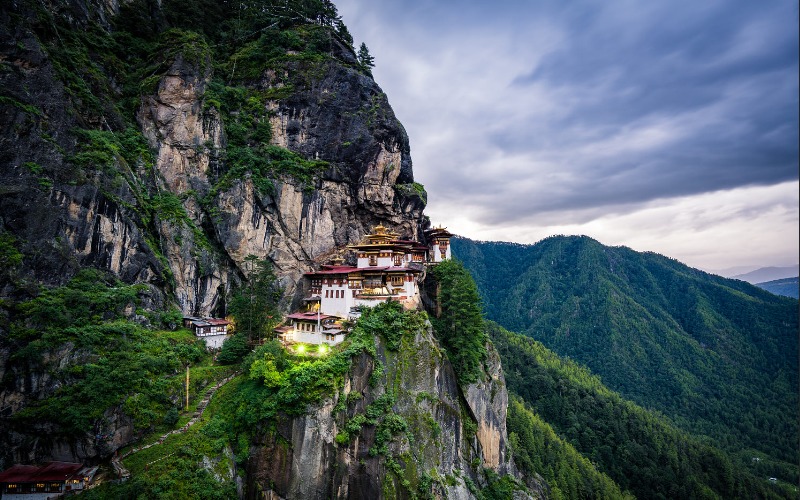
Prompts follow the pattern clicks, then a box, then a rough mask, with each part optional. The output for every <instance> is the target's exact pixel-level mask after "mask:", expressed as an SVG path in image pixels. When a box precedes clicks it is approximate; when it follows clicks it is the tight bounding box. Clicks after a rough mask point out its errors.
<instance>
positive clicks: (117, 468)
mask: <svg viewBox="0 0 800 500" xmlns="http://www.w3.org/2000/svg"><path fill="white" fill-rule="evenodd" d="M237 375H239V372H234V373H232V374H231V375H229V376H228V377H226V378H224V379H222V380H220V381H219V382H217V384H216V385H215V386H214V387H212V388H210V389H209V390H207V391H206V393H205V395H204V396H203V399H202V400H201V401H200V403H199V404H198V405H197V409H196V410H195V411H194V413H193V414H192V418H191V419H189V421H188V422H186V424H185V425H184V426H183V427H181V428H179V429H174V430H171V431H169V432H167V433H166V434H164V435H162V436H161V437H160V438H158V441H154V442H152V443H150V444H146V445H143V446H140V447H138V448H133V449H130V450H128V451H127V452H125V454H123V455H122V456H118V455H115V456H114V458H112V459H111V466H112V467H114V472H116V474H117V477H119V478H120V479H121V480H123V481H126V480H127V479H129V478H130V477H131V473H130V471H129V470H128V469H126V468H125V466H124V465H122V461H123V460H124V459H126V458H127V457H129V456H131V455H133V454H134V453H138V452H140V451H142V450H146V449H147V448H151V447H153V446H157V445H159V444H162V443H163V442H164V440H165V439H167V438H168V437H169V436H171V435H173V434H182V433H184V432H186V431H187V430H189V428H190V427H191V426H193V425H194V424H195V423H197V421H198V420H200V417H202V416H203V412H204V411H205V409H206V406H208V403H209V401H211V397H212V396H213V395H214V393H215V392H217V389H219V388H220V387H222V386H223V385H225V384H227V383H228V382H230V381H231V380H232V379H233V378H234V377H236V376H237ZM167 456H169V455H167ZM165 458H167V457H161V458H159V459H157V460H153V461H152V462H150V463H155V462H158V461H159V460H163V459H165ZM150 463H148V464H147V465H150Z"/></svg>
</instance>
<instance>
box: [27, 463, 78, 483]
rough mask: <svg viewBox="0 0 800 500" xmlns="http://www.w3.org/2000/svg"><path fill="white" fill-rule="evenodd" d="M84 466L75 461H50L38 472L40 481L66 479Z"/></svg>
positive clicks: (37, 475)
mask: <svg viewBox="0 0 800 500" xmlns="http://www.w3.org/2000/svg"><path fill="white" fill-rule="evenodd" d="M82 468H83V464H76V463H74V462H50V463H49V464H47V465H45V466H44V467H43V468H42V470H40V471H39V473H38V474H36V479H37V480H39V481H65V480H67V479H69V478H70V477H71V476H72V475H73V474H75V473H76V472H78V471H79V470H81V469H82Z"/></svg>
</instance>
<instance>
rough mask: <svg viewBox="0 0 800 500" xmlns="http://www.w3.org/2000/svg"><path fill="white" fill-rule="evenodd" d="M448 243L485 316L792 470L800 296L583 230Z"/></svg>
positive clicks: (648, 403) (726, 443) (682, 420)
mask: <svg viewBox="0 0 800 500" xmlns="http://www.w3.org/2000/svg"><path fill="white" fill-rule="evenodd" d="M452 246H453V253H454V255H456V256H457V257H458V258H459V259H461V260H462V261H463V262H464V264H465V265H466V267H467V268H468V269H469V270H470V272H471V273H472V274H473V276H474V277H475V281H476V283H477V285H478V289H479V292H480V293H481V296H482V299H483V301H484V309H485V311H486V315H487V317H488V318H489V319H491V320H494V321H496V322H498V323H500V324H501V325H502V326H504V327H505V328H508V329H510V330H513V331H517V332H520V333H524V334H525V335H527V336H530V337H533V338H535V339H537V340H539V341H540V342H542V343H543V344H544V345H545V346H546V347H548V348H549V349H552V350H553V351H555V352H556V353H557V354H559V355H560V356H566V357H569V358H570V359H572V360H574V361H577V362H578V363H581V364H583V365H586V366H588V367H589V368H590V369H591V370H592V372H594V373H595V374H597V375H599V376H600V377H601V378H602V381H603V383H604V384H605V385H607V386H608V387H610V388H611V389H613V390H615V391H618V392H620V393H621V394H622V395H623V396H624V397H626V398H628V399H630V400H633V401H634V402H636V403H637V404H639V405H641V406H644V407H646V408H650V409H655V410H658V411H660V412H663V413H664V414H665V415H667V416H668V417H669V418H671V419H672V420H673V421H674V422H675V423H676V424H677V425H678V426H679V427H681V428H683V429H685V430H687V431H690V432H692V433H696V434H703V435H707V436H710V437H712V438H713V439H714V442H715V443H716V444H717V445H718V446H720V447H721V448H724V449H726V450H728V451H731V452H736V453H739V454H740V455H741V457H746V456H748V455H749V456H750V457H752V456H756V454H757V453H764V454H766V455H768V456H770V457H772V458H773V459H777V460H781V461H783V462H784V463H785V464H789V466H790V467H793V468H794V469H796V458H797V456H796V453H797V439H798V432H799V431H798V422H797V418H796V416H797V412H798V360H797V352H798V338H797V331H798V314H797V301H795V300H792V299H789V298H785V297H779V296H776V295H773V294H771V293H769V292H766V291H765V290H762V289H760V288H758V287H756V286H753V285H750V284H749V283H745V282H742V281H737V280H732V279H726V278H722V277H719V276H715V275H711V274H708V273H705V272H703V271H700V270H697V269H692V268H690V267H688V266H686V265H684V264H682V263H680V262H678V261H676V260H674V259H669V258H667V257H664V256H661V255H658V254H654V253H641V252H635V251H633V250H631V249H629V248H625V247H607V246H604V245H602V244H600V243H598V242H597V241H595V240H593V239H591V238H588V237H572V236H570V237H564V236H559V237H551V238H547V239H545V240H543V241H541V242H539V243H537V244H535V245H519V244H513V243H498V242H475V241H471V240H467V239H463V238H456V239H454V240H453V243H452ZM743 459H744V458H743ZM792 464H793V465H792Z"/></svg>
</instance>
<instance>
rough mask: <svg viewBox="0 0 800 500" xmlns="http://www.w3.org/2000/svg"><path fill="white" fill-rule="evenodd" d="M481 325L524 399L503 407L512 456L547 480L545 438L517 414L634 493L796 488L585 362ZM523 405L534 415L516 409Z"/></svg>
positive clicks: (756, 494)
mask: <svg viewBox="0 0 800 500" xmlns="http://www.w3.org/2000/svg"><path fill="white" fill-rule="evenodd" d="M487 328H488V332H489V334H490V336H491V338H492V341H493V342H494V345H495V347H496V348H497V350H498V352H499V353H500V357H501V359H502V362H503V367H504V369H505V374H506V382H507V384H508V388H509V391H510V392H511V393H513V394H517V395H518V396H519V398H520V399H521V401H524V402H525V405H522V404H521V402H520V401H517V402H514V403H513V404H512V405H511V408H510V410H509V430H510V431H511V432H514V434H515V435H516V436H517V437H514V438H513V440H512V444H513V443H515V442H516V443H517V447H516V448H515V450H514V453H515V456H516V457H517V459H518V461H519V463H520V464H522V465H523V466H525V467H530V468H532V469H533V470H534V471H536V472H538V473H540V474H543V475H544V476H545V477H546V478H548V480H549V479H550V478H551V477H553V476H556V477H560V476H559V474H560V472H558V471H557V470H551V468H552V467H553V461H554V460H556V459H555V458H553V457H554V456H556V455H554V452H553V451H551V450H550V448H552V447H553V445H552V444H550V445H548V442H550V443H552V442H553V439H552V437H551V438H549V441H548V439H543V436H546V431H542V432H544V435H543V434H538V435H537V434H533V435H530V436H528V437H523V436H525V435H526V434H525V433H526V432H527V431H526V430H525V426H524V425H520V424H519V421H520V420H524V421H525V422H527V424H526V425H536V426H538V427H542V423H541V422H539V421H537V418H538V419H540V420H541V421H544V422H546V423H547V424H549V425H552V426H553V429H554V430H555V432H556V433H557V434H558V435H559V436H560V437H561V438H562V439H564V440H565V441H567V442H568V443H570V444H571V445H572V446H574V447H575V449H577V450H578V451H579V452H580V453H581V454H582V455H583V456H584V457H586V459H588V460H590V461H591V463H592V464H595V465H596V466H597V468H598V469H599V470H600V471H602V472H604V473H605V474H608V476H610V477H611V479H613V480H614V481H615V482H616V483H617V484H618V485H619V486H620V488H622V489H623V490H628V491H630V492H631V493H633V494H634V495H635V496H636V497H638V498H664V499H669V498H789V497H792V496H793V495H795V494H796V493H795V492H794V491H790V488H789V487H787V486H785V485H784V486H778V485H773V484H770V483H769V482H768V481H767V479H766V478H757V477H755V476H753V475H752V474H750V473H749V472H747V471H745V470H744V469H743V468H742V467H741V466H739V465H738V464H736V463H734V462H733V461H732V460H731V459H730V458H729V457H728V456H727V455H726V454H725V453H724V452H722V451H720V450H719V449H717V448H715V447H713V446H710V445H709V444H706V443H705V442H703V441H701V440H699V439H697V438H695V437H692V436H690V435H689V434H687V433H685V432H684V431H681V430H678V429H676V428H675V427H674V426H672V424H671V423H670V422H669V421H668V420H666V419H665V418H664V417H662V416H659V415H657V414H654V413H652V412H649V411H647V410H644V409H643V408H641V407H639V406H637V405H635V404H633V403H631V402H629V401H626V400H624V399H623V398H622V397H620V396H619V395H618V394H617V393H615V392H612V391H611V390H609V389H608V388H606V387H605V386H604V385H603V384H602V383H601V382H600V380H599V379H598V378H597V377H596V376H594V375H592V374H591V373H590V372H589V371H588V370H586V369H585V368H583V367H581V366H579V365H577V364H576V363H574V362H572V361H569V360H566V361H565V360H562V359H561V358H559V357H558V356H557V355H556V354H554V353H553V352H552V351H549V350H548V349H547V348H545V347H544V346H543V345H542V344H541V343H539V342H536V341H534V340H532V339H530V338H526V337H524V336H521V335H518V334H514V333H511V332H508V331H507V330H505V329H503V328H502V327H500V326H499V325H497V324H494V323H491V322H488V323H487ZM527 405H529V406H530V409H531V410H532V411H533V412H535V414H536V415H537V416H538V417H536V418H535V417H532V416H521V415H525V414H524V411H523V410H524V409H525V407H527ZM556 449H558V447H556ZM563 460H564V458H560V459H558V460H556V461H557V462H558V461H563ZM563 468H564V467H563V466H562V467H561V469H563ZM568 469H570V468H569V467H568ZM570 470H575V467H574V466H573V467H572V468H571V469H570ZM564 479H566V478H564ZM576 481H577V480H576V479H572V480H571V481H567V482H566V484H570V485H571V488H572V492H574V491H575V488H580V483H579V482H578V483H576ZM562 482H563V480H562ZM601 484H604V483H601ZM578 496H582V495H578ZM572 498H575V496H572Z"/></svg>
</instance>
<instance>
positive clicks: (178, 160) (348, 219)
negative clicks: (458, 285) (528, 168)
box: [0, 0, 424, 314]
mask: <svg viewBox="0 0 800 500" xmlns="http://www.w3.org/2000/svg"><path fill="white" fill-rule="evenodd" d="M165 8H166V7H165ZM118 14H119V6H118V5H116V4H115V3H113V2H112V3H108V4H103V5H98V6H94V5H89V4H84V3H83V2H81V1H80V0H69V1H64V2H61V3H60V4H58V5H56V6H53V7H52V8H50V9H44V8H38V7H34V6H32V3H27V2H18V3H9V4H5V5H4V7H3V8H2V12H1V13H0V16H2V21H3V22H2V28H0V29H2V31H1V32H0V46H2V53H3V59H2V64H3V69H4V71H3V72H2V73H0V87H2V88H3V94H4V95H3V97H2V99H0V117H2V121H3V123H4V124H8V126H5V127H3V129H2V131H0V149H2V152H0V163H2V166H3V168H2V170H0V185H2V186H3V187H2V188H1V190H0V210H1V213H2V220H0V223H1V224H0V225H1V226H2V230H3V232H4V233H8V234H10V235H11V236H13V238H15V241H16V244H17V245H18V246H19V249H20V250H21V252H22V253H23V255H24V259H23V261H22V264H21V265H20V266H19V269H16V270H15V276H16V277H17V279H18V280H25V279H27V280H33V281H36V282H40V283H45V284H57V283H63V282H64V281H65V280H66V279H67V278H68V277H69V276H71V275H72V274H74V272H75V271H76V270H77V269H78V268H80V267H83V266H94V267H99V268H104V269H108V270H110V271H112V272H113V273H114V274H116V275H118V276H120V277H121V278H122V279H123V280H125V281H127V282H143V283H150V284H153V285H154V286H156V287H159V288H162V289H165V290H166V291H168V292H169V293H168V298H169V297H170V296H171V297H174V299H175V300H176V302H177V304H178V306H179V307H180V309H182V310H183V312H185V313H193V314H209V313H212V312H217V313H220V312H223V309H224V296H225V294H226V292H227V290H228V289H229V288H230V285H231V283H233V282H235V281H236V280H237V279H238V278H239V277H240V276H241V272H242V264H243V261H244V258H245V257H247V256H248V255H255V256H257V257H259V258H264V257H267V258H269V259H271V260H272V261H273V262H274V264H275V267H276V270H277V272H278V275H279V276H280V278H281V280H282V283H283V284H284V286H285V287H286V288H287V292H288V295H289V296H293V295H294V292H295V287H296V284H297V283H298V281H299V279H300V277H301V275H302V272H305V271H308V270H310V269H311V266H312V265H313V263H314V262H315V261H317V260H319V259H320V258H323V257H324V256H326V255H327V254H328V253H330V252H331V251H332V250H333V249H335V248H337V247H341V246H343V245H346V244H348V243H353V242H356V241H358V240H359V239H360V238H361V237H362V236H363V235H365V234H367V233H368V232H369V230H370V229H371V227H372V226H373V225H376V224H378V223H382V224H384V225H386V226H388V227H390V228H391V229H393V230H395V231H397V232H399V233H400V234H402V235H406V236H408V237H415V238H419V237H421V228H422V225H423V223H424V221H423V217H422V209H423V208H424V201H423V200H422V197H421V196H420V195H419V194H417V192H416V191H414V190H413V189H410V190H409V189H403V186H405V185H409V184H411V183H413V174H412V170H411V159H410V155H409V144H408V138H407V136H406V134H405V131H404V130H403V128H402V126H401V125H400V124H399V122H398V121H397V120H396V118H395V117H394V114H393V112H392V110H391V107H390V106H389V104H388V101H387V100H386V96H385V95H384V94H383V93H382V91H381V90H380V88H379V87H378V86H377V84H376V83H375V82H374V81H373V80H372V78H371V77H369V76H367V75H366V74H364V73H363V72H361V71H359V69H358V62H357V61H356V58H355V55H354V54H353V53H352V49H351V48H350V47H348V46H346V45H345V44H343V43H341V42H340V41H339V40H338V39H336V38H332V39H331V40H330V41H329V44H328V46H327V47H326V48H325V51H323V52H322V53H320V54H315V57H314V58H313V59H311V60H308V59H304V58H303V57H300V56H299V55H298V56H296V57H295V55H294V54H293V53H292V51H286V54H284V56H282V57H280V58H277V59H276V60H277V62H273V63H270V62H264V63H262V65H261V67H259V68H258V69H257V71H254V72H253V74H252V76H251V77H248V78H247V79H246V81H245V80H239V81H237V82H236V83H237V84H236V85H230V86H227V87H225V88H224V89H223V90H224V91H229V89H234V90H235V91H237V92H240V93H244V94H247V96H249V99H250V100H249V101H248V103H247V104H248V106H251V108H248V112H251V113H253V114H254V115H256V116H259V117H261V118H262V119H263V121H264V122H265V123H266V122H268V125H269V128H270V129H271V130H269V132H268V133H266V134H262V136H260V137H259V138H258V141H255V142H254V141H253V140H250V141H249V142H248V143H247V144H244V145H243V146H244V147H240V148H239V149H237V150H236V151H234V150H233V148H232V147H231V143H230V140H229V135H230V133H231V132H230V131H231V129H232V127H238V126H240V125H242V123H241V117H242V114H243V113H244V111H243V110H241V109H225V110H224V111H223V109H221V108H224V107H225V103H221V102H219V101H218V100H215V99H214V98H213V97H219V92H217V94H214V96H213V97H212V95H211V92H210V91H209V85H211V84H212V82H219V81H220V77H224V76H225V75H221V74H218V73H219V71H216V70H215V63H216V62H218V61H217V60H216V59H219V57H220V56H219V55H217V54H212V53H211V52H209V51H206V52H203V51H202V50H201V49H203V47H206V48H207V45H204V44H205V42H204V41H202V40H200V41H198V40H194V39H189V40H188V41H187V40H179V41H178V42H174V40H173V39H168V40H169V41H170V43H173V45H174V46H173V47H170V48H169V50H163V45H164V44H165V43H167V42H163V41H162V42H160V43H161V44H162V45H161V46H157V47H162V48H161V49H160V50H162V51H161V52H157V53H156V54H153V55H152V57H163V58H164V61H163V62H162V64H161V66H160V67H158V68H156V69H155V75H150V77H151V83H150V84H149V85H151V87H150V88H152V90H147V89H146V88H144V85H142V86H141V87H142V91H141V92H135V93H134V95H130V92H129V91H127V90H125V88H123V82H122V81H121V80H122V79H123V78H124V77H126V75H123V73H124V72H125V71H126V70H125V69H124V65H125V64H126V63H127V64H130V63H129V61H126V60H124V57H125V55H126V52H125V50H124V49H119V50H118V55H117V58H116V59H114V58H112V57H111V55H110V54H102V53H100V52H99V49H100V48H99V47H94V46H93V45H92V44H93V43H99V42H98V41H97V40H100V41H107V42H108V43H111V42H113V41H114V40H115V38H114V37H120V36H121V33H122V34H128V33H127V32H124V31H121V30H120V29H119V28H117V25H118V23H117V19H118ZM125 14H126V15H129V14H130V12H126V13H125ZM151 17H152V21H153V22H154V23H156V22H157V21H158V20H159V19H160V15H159V13H158V11H156V12H155V13H152V14H151ZM161 22H162V23H163V20H162V21H161ZM165 29H166V26H165ZM65 30H76V31H78V30H86V31H90V32H92V36H93V37H94V38H91V39H89V38H88V37H84V36H82V35H80V36H79V35H75V34H70V36H69V37H65V36H64V31H65ZM59 37H60V38H59ZM65 40H66V41H65ZM61 43H65V44H66V45H68V47H59V44H61ZM198 47H200V49H198ZM64 48H67V49H75V51H76V52H77V53H78V55H75V54H73V53H71V52H70V53H68V55H70V54H71V55H72V57H73V59H74V60H72V61H69V60H66V61H65V58H66V57H67V56H65V55H64V53H63V52H66V51H63V52H61V51H60V49H64ZM106 50H108V51H109V52H113V50H112V49H106ZM131 50H132V49H131ZM198 50H200V51H201V54H199V55H198V54H196V53H195V52H197V51H198ZM203 50H205V49H203ZM82 51H83V53H81V52H82ZM79 56H85V57H86V58H87V59H88V61H83V60H82V59H81V57H79ZM215 58H216V59H215ZM69 63H72V64H81V63H84V64H88V65H89V69H90V70H91V71H92V74H91V78H92V79H93V80H89V81H83V82H80V81H77V82H76V81H71V80H69V79H70V78H71V77H75V78H76V79H78V80H81V79H88V78H89V77H88V76H87V75H86V74H84V73H81V72H80V70H79V69H75V68H69V67H64V66H65V64H69ZM117 64H119V65H120V66H123V68H120V67H118V66H116V65H117ZM127 77H130V75H127ZM65 79H66V80H67V81H66V82H64V80H65ZM87 86H88V87H89V88H88V89H87V91H88V92H89V95H87V96H84V95H82V94H80V92H79V91H80V90H81V89H82V88H85V87H87ZM218 86H219V84H218ZM217 90H219V89H217ZM126 92H127V94H126ZM231 92H232V91H231ZM252 96H257V98H258V100H257V101H255V102H256V103H255V104H252V102H251V101H252V98H253V97H252ZM115 99H127V102H128V103H129V104H128V105H129V107H130V108H131V109H132V110H133V111H134V113H133V117H132V119H128V122H127V124H126V117H125V113H124V110H121V109H120V108H119V106H117V105H116V103H115ZM92 103H94V106H95V107H92V106H90V104H92ZM95 108H96V109H95ZM223 115H224V116H223ZM226 121H227V125H226ZM250 125H252V124H250ZM126 127H127V128H126ZM86 131H90V132H88V133H87V132H86ZM95 131H96V132H95ZM125 137H128V138H129V139H130V138H133V139H135V140H138V141H139V142H138V143H136V142H135V141H134V143H136V144H137V147H139V153H140V154H138V155H134V156H132V155H130V144H131V143H130V141H129V142H127V143H126V142H124V138H125ZM119 138H122V140H121V141H120V142H117V143H115V142H114V141H116V140H117V139H119ZM268 144H271V145H275V146H280V147H281V148H287V149H288V150H291V151H294V152H296V153H298V154H299V156H300V158H302V159H308V160H313V161H324V162H327V163H325V164H322V163H321V165H322V167H320V168H318V169H317V171H316V172H315V173H314V175H313V176H311V177H304V178H300V177H302V176H298V175H297V174H296V173H294V174H293V173H292V172H290V171H287V169H285V168H282V164H280V163H278V162H273V166H271V167H270V171H269V172H268V173H267V174H266V175H265V177H267V178H268V181H269V183H270V184H271V186H270V188H269V189H263V186H261V187H259V186H256V185H255V184H254V180H258V179H257V177H258V175H257V173H252V172H253V171H254V170H255V165H253V166H252V168H248V167H251V165H250V164H248V163H247V161H238V160H237V159H235V158H233V156H234V153H240V152H241V151H242V150H245V149H246V150H247V151H253V152H255V153H256V154H259V153H260V152H261V150H262V149H263V147H264V146H265V145H268ZM126 153H127V154H126ZM245 160H247V158H245ZM242 165H243V166H244V167H245V168H243V169H242V172H241V175H237V176H232V175H228V176H227V177H226V174H229V173H231V170H233V169H234V166H242ZM223 181H224V182H223ZM166 202H174V203H172V204H171V205H170V204H169V203H166ZM5 289H6V291H7V293H8V292H9V290H10V288H9V285H8V284H6V287H5Z"/></svg>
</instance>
